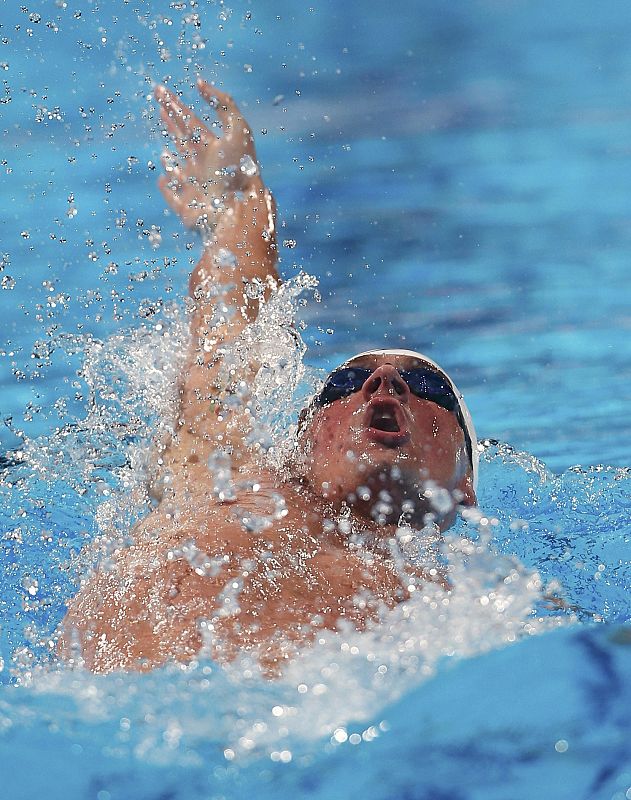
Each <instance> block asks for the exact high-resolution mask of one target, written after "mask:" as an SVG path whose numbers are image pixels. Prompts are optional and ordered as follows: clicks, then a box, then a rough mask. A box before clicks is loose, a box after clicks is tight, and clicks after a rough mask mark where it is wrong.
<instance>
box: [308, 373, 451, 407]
mask: <svg viewBox="0 0 631 800" xmlns="http://www.w3.org/2000/svg"><path fill="white" fill-rule="evenodd" d="M373 372H374V370H372V369H367V368H366V367H343V368H342V369H337V370H335V372H332V373H331V374H330V375H329V377H328V378H327V381H326V383H325V384H324V386H323V387H322V391H321V392H320V394H319V395H318V396H317V397H316V399H315V404H316V405H317V406H320V407H322V406H326V405H329V404H330V403H334V402H335V401H336V400H341V399H343V398H344V397H348V396H349V395H351V394H354V393H355V392H358V391H359V390H360V389H361V388H362V386H363V385H364V384H365V383H366V381H367V380H368V378H370V376H371V375H372V374H373ZM398 373H399V375H400V376H401V377H402V378H403V380H404V381H405V382H406V383H407V385H408V387H409V389H410V392H412V394H413V395H415V396H416V397H420V398H421V399H423V400H430V401H431V402H432V403H436V404H437V405H439V406H442V407H443V408H446V409H447V410H448V411H454V409H456V407H457V406H458V400H457V399H456V395H455V394H454V391H453V389H452V388H451V386H450V385H449V383H448V382H447V381H446V380H445V378H444V377H443V376H442V375H441V374H440V373H438V372H436V371H435V370H432V369H428V368H426V367H415V368H413V369H403V370H398Z"/></svg>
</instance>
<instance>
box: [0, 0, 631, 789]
mask: <svg viewBox="0 0 631 800" xmlns="http://www.w3.org/2000/svg"><path fill="white" fill-rule="evenodd" d="M5 6H6V7H3V10H2V12H1V14H0V80H2V86H1V87H0V137H1V141H2V147H1V148H0V150H1V152H0V170H1V171H2V181H1V182H0V203H1V209H2V213H1V214H0V286H1V288H0V303H1V304H2V305H1V310H2V317H1V320H2V321H1V323H0V325H1V326H2V339H1V341H0V391H1V393H2V394H1V396H2V405H1V411H2V418H3V420H4V423H5V424H4V425H3V427H2V429H1V430H0V445H1V452H2V454H1V455H0V494H1V497H2V500H1V502H0V553H1V556H0V558H1V561H0V575H1V580H0V774H1V776H2V786H3V787H4V788H3V789H2V791H3V792H5V793H6V796H7V797H12V798H22V797H30V796H38V795H42V796H44V795H45V796H46V797H49V798H64V800H68V799H69V798H72V799H74V798H81V800H83V798H96V800H127V798H130V797H134V798H135V800H145V799H146V800H157V798H167V797H168V798H178V799H179V798H181V799H182V800H185V799H186V800H189V799H191V798H216V799H217V800H219V798H230V799H232V798H250V797H258V798H266V797H270V798H271V797H275V798H278V797H302V796H304V797H311V796H313V797H319V798H323V800H324V798H327V799H328V798H375V800H377V799H378V798H384V799H385V798H404V797H405V798H415V799H416V798H418V800H420V799H421V798H423V799H424V798H428V800H429V798H431V799H432V800H439V799H440V798H443V797H444V798H447V797H449V798H462V799H463V800H464V798H467V800H468V799H469V798H475V799H476V800H478V798H479V799H480V800H489V798H498V800H504V799H505V798H508V797H510V798H524V800H531V798H534V797H549V798H554V799H555V800H556V799H557V798H559V799H562V798H568V800H569V798H572V799H573V800H574V798H586V799H587V798H590V799H591V798H597V799H598V800H600V798H603V799H605V798H606V799H607V800H609V798H612V800H623V799H624V798H625V797H629V796H631V746H630V745H629V742H630V741H631V735H630V733H631V732H630V730H629V722H628V716H629V713H628V712H629V708H630V707H631V680H630V678H629V676H630V675H631V648H630V645H631V628H630V627H629V623H630V619H629V618H630V614H631V603H630V601H629V585H630V581H631V559H630V556H629V540H630V524H629V511H630V507H631V501H630V497H631V492H630V489H631V476H630V474H629V455H628V454H629V442H630V441H631V423H630V422H629V420H630V419H631V415H630V414H629V400H630V395H631V390H630V388H629V387H630V386H631V345H630V344H629V341H630V338H631V337H629V327H630V320H631V317H630V315H629V307H630V293H629V289H628V260H629V253H630V252H631V215H630V213H629V209H630V208H631V189H630V187H631V149H630V147H629V141H631V113H630V112H629V108H628V97H629V95H630V94H631V50H629V48H628V41H629V37H630V35H631V16H629V11H628V8H627V6H626V4H623V3H621V2H619V3H618V2H613V3H609V4H607V5H606V7H599V8H598V10H596V9H595V7H594V6H593V5H592V4H589V3H586V2H578V3H576V2H572V3H570V2H560V3H555V4H554V5H550V4H547V3H542V2H525V1H524V2H522V1H521V0H514V2H509V3H496V2H492V0H479V2H474V1H473V0H471V1H470V2H464V1H463V2H458V3H452V4H449V5H447V6H445V5H444V4H441V5H438V4H435V3H429V2H412V0H404V1H403V2H401V3H399V4H397V6H396V8H395V7H394V6H390V7H389V6H387V5H384V4H382V3H376V2H368V3H363V4H361V5H354V4H348V5H344V4H339V3H334V2H332V0H331V1H330V2H329V0H327V1H326V2H318V3H314V4H312V5H311V6H308V5H305V6H304V7H299V4H295V3H290V2H288V0H282V1H281V2H274V3H272V2H266V3H264V4H263V3H257V4H254V3H253V4H249V3H246V2H238V3H237V2H235V3H228V4H226V3H223V2H199V3H196V2H192V0H188V1H186V2H182V3H168V2H156V3H152V4H148V3H141V2H138V3H136V4H133V3H127V2H123V0H112V2H110V3H107V4H102V5H100V6H99V5H98V4H96V3H92V2H91V3H76V4H74V5H73V3H72V2H70V0H69V1H68V2H65V0H64V2H61V1H59V2H52V1H51V2H45V1H42V2H40V3H37V4H36V5H35V4H30V5H28V7H27V6H19V5H18V4H5ZM198 69H199V70H201V71H202V72H203V74H204V75H205V76H206V77H207V78H209V79H213V80H218V81H223V82H224V85H225V87H226V88H227V89H228V90H229V91H230V92H231V93H232V94H233V95H234V96H235V97H236V98H237V99H238V100H239V101H240V102H241V103H242V105H243V107H244V109H245V110H246V113H247V115H248V118H249V119H250V121H251V122H252V125H253V128H254V130H255V132H257V144H258V152H259V156H260V159H261V162H262V165H263V170H264V175H265V178H266V180H267V181H268V182H269V184H270V185H271V186H272V188H273V190H274V192H275V195H276V198H277V201H278V205H279V209H280V220H281V228H280V241H281V243H282V244H283V247H282V255H283V260H282V265H281V268H282V272H283V276H284V278H285V279H287V281H288V282H287V284H286V287H287V288H286V289H285V290H284V291H285V292H286V293H285V294H284V295H282V296H280V297H279V298H277V300H276V301H275V302H276V305H273V306H272V308H271V310H270V313H269V314H268V316H267V317H265V318H264V319H263V322H262V326H261V328H260V329H259V330H258V331H255V335H253V337H252V340H251V343H250V345H251V346H252V347H258V348H265V347H267V342H269V341H274V342H279V341H287V340H286V339H285V340H284V339H283V331H284V330H285V328H284V326H286V325H288V324H289V321H290V318H291V317H292V315H293V314H294V313H296V314H297V315H298V318H299V320H301V324H300V327H304V330H303V331H302V335H303V337H304V339H305V342H306V344H307V351H306V355H305V357H304V365H303V360H302V352H301V350H300V349H299V348H294V349H292V345H291V344H290V343H287V345H286V352H285V351H284V352H283V354H281V355H283V357H284V358H285V360H286V361H288V363H289V364H290V372H291V375H292V376H293V378H294V379H295V384H296V385H295V386H293V385H292V381H287V380H284V381H283V383H282V384H281V385H280V386H277V385H276V384H275V382H274V381H275V375H277V374H278V373H277V372H275V371H274V369H273V366H274V361H273V357H272V356H270V358H271V364H272V369H271V370H270V371H269V373H268V374H266V375H261V376H260V382H259V386H258V388H257V391H258V392H259V393H260V397H261V403H262V424H263V425H264V426H265V427H266V430H267V431H268V434H269V436H270V440H272V441H274V442H276V443H278V444H282V442H283V441H284V439H285V437H284V435H283V431H284V430H285V429H286V428H287V426H288V425H291V424H292V423H293V422H294V421H295V415H296V413H297V411H298V410H299V408H300V407H301V404H302V400H303V399H304V396H305V394H306V392H307V391H308V390H309V387H310V386H312V385H313V383H314V381H315V380H317V376H318V374H319V370H321V369H322V368H326V367H331V366H333V365H335V364H337V363H339V362H340V361H341V360H342V359H343V358H344V357H346V356H347V355H349V354H351V353H353V352H357V351H359V350H362V349H365V348H366V347H370V346H378V345H380V344H384V343H385V344H391V345H393V346H394V345H396V346H409V347H415V348H418V349H420V350H423V351H425V352H428V353H429V354H430V355H431V356H432V357H433V358H435V359H436V360H437V361H439V362H440V363H441V364H444V366H445V368H446V369H448V371H449V372H450V373H451V374H452V375H453V377H454V379H455V380H456V381H457V383H458V385H459V387H460V388H461V389H462V390H463V391H464V393H465V396H466V397H467V400H468V403H469V405H470V407H471V410H472V412H473V416H474V419H475V421H476V426H477V429H478V433H479V435H480V438H481V440H483V445H482V446H483V449H484V450H483V453H482V455H481V474H480V492H479V501H480V512H481V513H480V514H479V515H474V516H473V517H471V518H470V519H468V520H462V521H461V522H459V523H458V525H457V526H456V528H455V529H454V530H453V531H452V532H451V535H450V536H449V537H448V539H447V542H446V544H445V548H444V552H443V558H444V560H445V561H446V563H447V564H448V565H449V568H450V570H451V574H452V577H453V583H454V586H455V588H454V590H453V591H452V592H451V593H450V595H449V596H448V597H446V596H445V595H444V593H442V592H440V591H439V590H436V591H435V592H431V591H429V590H428V591H427V592H426V593H423V595H422V596H421V597H416V598H413V599H412V600H410V601H409V602H407V603H405V604H404V605H401V606H399V607H398V608H397V609H395V610H394V611H392V612H390V613H389V614H386V615H385V616H384V618H383V619H382V620H381V624H380V625H378V626H375V627H374V629H372V630H370V631H368V632H367V633H364V634H361V635H360V634H357V633H354V632H350V631H346V630H341V631H339V632H338V633H336V634H328V635H327V636H325V637H323V639H322V640H321V641H319V642H318V643H317V644H316V645H314V647H313V648H311V649H309V650H307V651H305V652H304V653H303V654H302V655H301V656H300V658H298V659H297V660H296V661H295V662H294V663H293V664H292V665H291V666H290V668H289V669H288V670H287V672H286V674H285V675H284V676H283V677H282V678H281V679H280V680H277V681H274V682H270V681H268V680H266V679H265V678H263V677H261V676H260V675H259V674H258V670H257V668H256V665H254V664H252V663H248V662H247V661H246V660H242V661H239V662H237V663H235V664H233V665H231V666H229V667H220V666H218V665H216V664H213V663H212V662H210V661H205V660H203V659H200V661H199V662H195V663H193V664H191V665H190V666H188V667H186V668H182V667H165V668H163V669H160V670H156V671H154V672H153V673H151V674H148V675H142V676H138V675H133V676H128V675H111V676H108V677H98V678H96V677H94V676H92V675H90V674H87V673H85V672H84V671H82V670H77V671H69V670H66V669H61V668H59V667H57V666H56V665H55V663H54V658H53V657H52V655H51V654H52V651H53V648H54V644H53V638H54V631H55V629H56V626H57V624H58V623H59V621H60V619H61V618H62V616H63V614H64V610H65V604H66V602H67V601H68V599H69V598H70V597H71V596H72V595H73V593H74V591H75V590H76V586H77V584H78V581H79V579H80V576H81V574H82V573H83V571H85V569H87V567H88V565H89V561H90V558H91V556H90V555H89V554H90V553H93V552H94V549H91V548H90V546H91V545H92V544H93V543H94V542H97V543H98V542H101V543H102V542H103V541H110V540H111V539H112V537H119V536H121V535H122V536H123V537H124V536H125V533H126V532H127V531H128V530H129V528H130V527H131V525H132V524H133V522H134V520H136V519H137V518H138V517H139V516H142V515H143V514H144V513H146V510H147V509H148V507H149V504H150V500H149V498H148V495H147V490H146V484H145V477H146V474H147V470H148V469H150V465H151V448H152V443H154V442H156V441H159V440H160V438H161V437H163V436H166V435H168V431H169V426H170V424H171V419H172V412H173V403H174V402H175V394H174V381H175V379H176V376H177V373H178V363H179V358H180V356H181V353H182V348H183V346H184V342H185V340H186V320H187V317H186V307H185V304H184V293H185V287H186V274H187V272H188V271H189V269H190V261H191V259H194V258H195V255H196V252H197V249H196V248H197V244H196V242H195V240H194V238H193V237H192V236H189V235H188V234H185V233H184V232H182V231H181V230H180V228H179V227H178V224H177V222H176V221H175V220H174V219H173V218H172V217H171V216H169V215H167V214H166V213H165V212H164V211H163V207H162V202H161V199H160V197H159V193H158V192H157V190H156V188H155V180H156V176H157V174H158V170H157V168H156V167H155V165H156V164H158V163H159V156H160V152H161V148H162V141H163V140H162V136H161V133H160V130H159V126H158V124H157V114H156V109H155V105H154V104H153V102H152V100H151V98H150V95H151V87H152V84H153V83H154V82H156V81H166V82H167V83H168V84H169V85H170V86H173V87H174V88H177V89H180V90H181V91H182V92H183V93H184V98H185V99H186V100H187V101H194V95H195V93H194V91H193V89H192V86H193V83H194V78H195V74H196V71H197V70H198ZM301 270H304V271H305V272H306V273H308V274H310V275H313V276H316V277H317V279H318V280H319V286H318V288H317V290H316V289H315V288H314V286H313V281H311V279H307V278H305V277H304V276H303V275H302V273H301ZM303 301H304V302H303ZM303 323H304V325H303ZM305 367H306V368H305ZM286 374H288V373H286ZM279 408H281V409H283V413H282V414H279V413H277V410H278V409H279ZM551 593H553V594H556V595H558V596H560V597H562V598H563V599H564V607H562V608H559V607H555V606H554V604H551V603H550V602H549V600H547V599H546V596H548V595H550V594H551ZM0 794H2V792H0Z"/></svg>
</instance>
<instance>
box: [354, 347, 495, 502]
mask: <svg viewBox="0 0 631 800" xmlns="http://www.w3.org/2000/svg"><path fill="white" fill-rule="evenodd" d="M361 356H410V357H412V358H418V359H419V361H424V362H425V363H426V364H428V365H429V366H430V367H433V368H434V369H435V370H436V371H437V372H440V374H441V375H442V376H443V377H444V378H445V380H446V381H447V383H448V384H449V385H450V386H451V388H452V389H453V393H454V395H455V396H456V400H457V402H458V407H459V409H460V414H461V417H462V424H463V430H464V433H465V436H467V437H468V438H469V442H470V444H471V447H470V449H469V452H470V454H471V470H472V473H473V475H472V477H473V488H474V490H476V489H477V488H478V466H479V460H480V454H479V452H478V439H477V436H476V434H475V428H474V427H473V420H472V419H471V412H470V411H469V409H468V408H467V404H466V403H465V401H464V397H463V396H462V392H460V391H459V389H458V387H457V386H456V384H455V383H454V382H453V381H452V379H451V378H450V377H449V375H448V374H447V373H446V372H445V370H444V369H443V368H442V367H441V366H440V365H439V364H437V363H436V362H435V361H434V360H433V359H431V358H429V357H428V356H426V355H424V354H423V353H419V352H417V351H416V350H389V349H386V350H366V352H364V353H357V354H356V355H354V356H352V357H351V358H349V359H347V361H345V362H344V363H345V364H347V363H348V362H349V361H354V360H355V359H356V358H360V357H361Z"/></svg>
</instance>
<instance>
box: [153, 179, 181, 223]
mask: <svg viewBox="0 0 631 800" xmlns="http://www.w3.org/2000/svg"><path fill="white" fill-rule="evenodd" d="M158 187H159V189H160V191H161V192H162V196H163V197H164V199H165V200H166V201H167V204H168V205H170V206H171V208H172V209H173V211H175V213H176V214H177V215H178V216H181V215H182V211H183V210H184V205H185V204H184V201H183V200H182V198H181V197H180V196H179V194H177V193H176V192H174V191H173V188H172V186H171V181H170V180H169V178H167V176H166V175H162V176H161V177H160V178H159V179H158Z"/></svg>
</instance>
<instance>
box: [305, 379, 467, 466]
mask: <svg viewBox="0 0 631 800" xmlns="http://www.w3.org/2000/svg"><path fill="white" fill-rule="evenodd" d="M374 371H375V370H374V369H370V368H368V367H340V368H339V369H336V370H335V372H332V373H331V374H330V375H329V377H328V378H327V379H326V382H325V384H324V386H323V387H322V389H321V391H320V393H319V394H317V395H316V396H315V398H314V400H313V404H314V405H315V406H316V407H318V408H322V407H323V406H328V405H330V404H331V403H334V402H335V401H336V400H342V399H343V398H344V397H349V396H350V395H351V394H355V392H359V391H360V389H361V388H362V386H363V385H364V384H365V383H366V381H367V380H368V378H370V376H371V375H372V374H373V372H374ZM397 372H398V373H399V375H400V376H401V378H402V379H403V380H404V381H405V382H406V383H407V385H408V388H409V390H410V392H411V393H412V394H413V395H415V396H416V397H420V398H421V399H422V400H429V401H431V402H432V403H436V405H438V406H441V408H445V409H446V410H447V411H452V412H453V413H455V415H456V419H457V420H458V424H459V425H460V427H461V428H462V430H463V432H464V437H465V446H466V448H467V454H468V456H469V461H470V463H471V465H473V446H472V443H471V436H470V434H469V430H468V428H467V425H466V422H465V420H464V416H463V414H462V409H461V408H460V402H459V401H458V398H457V397H456V393H455V392H454V390H453V387H452V385H451V384H450V383H449V381H448V380H447V378H445V376H444V375H441V373H440V372H436V370H434V369H432V368H431V367H412V369H399V370H397Z"/></svg>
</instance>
